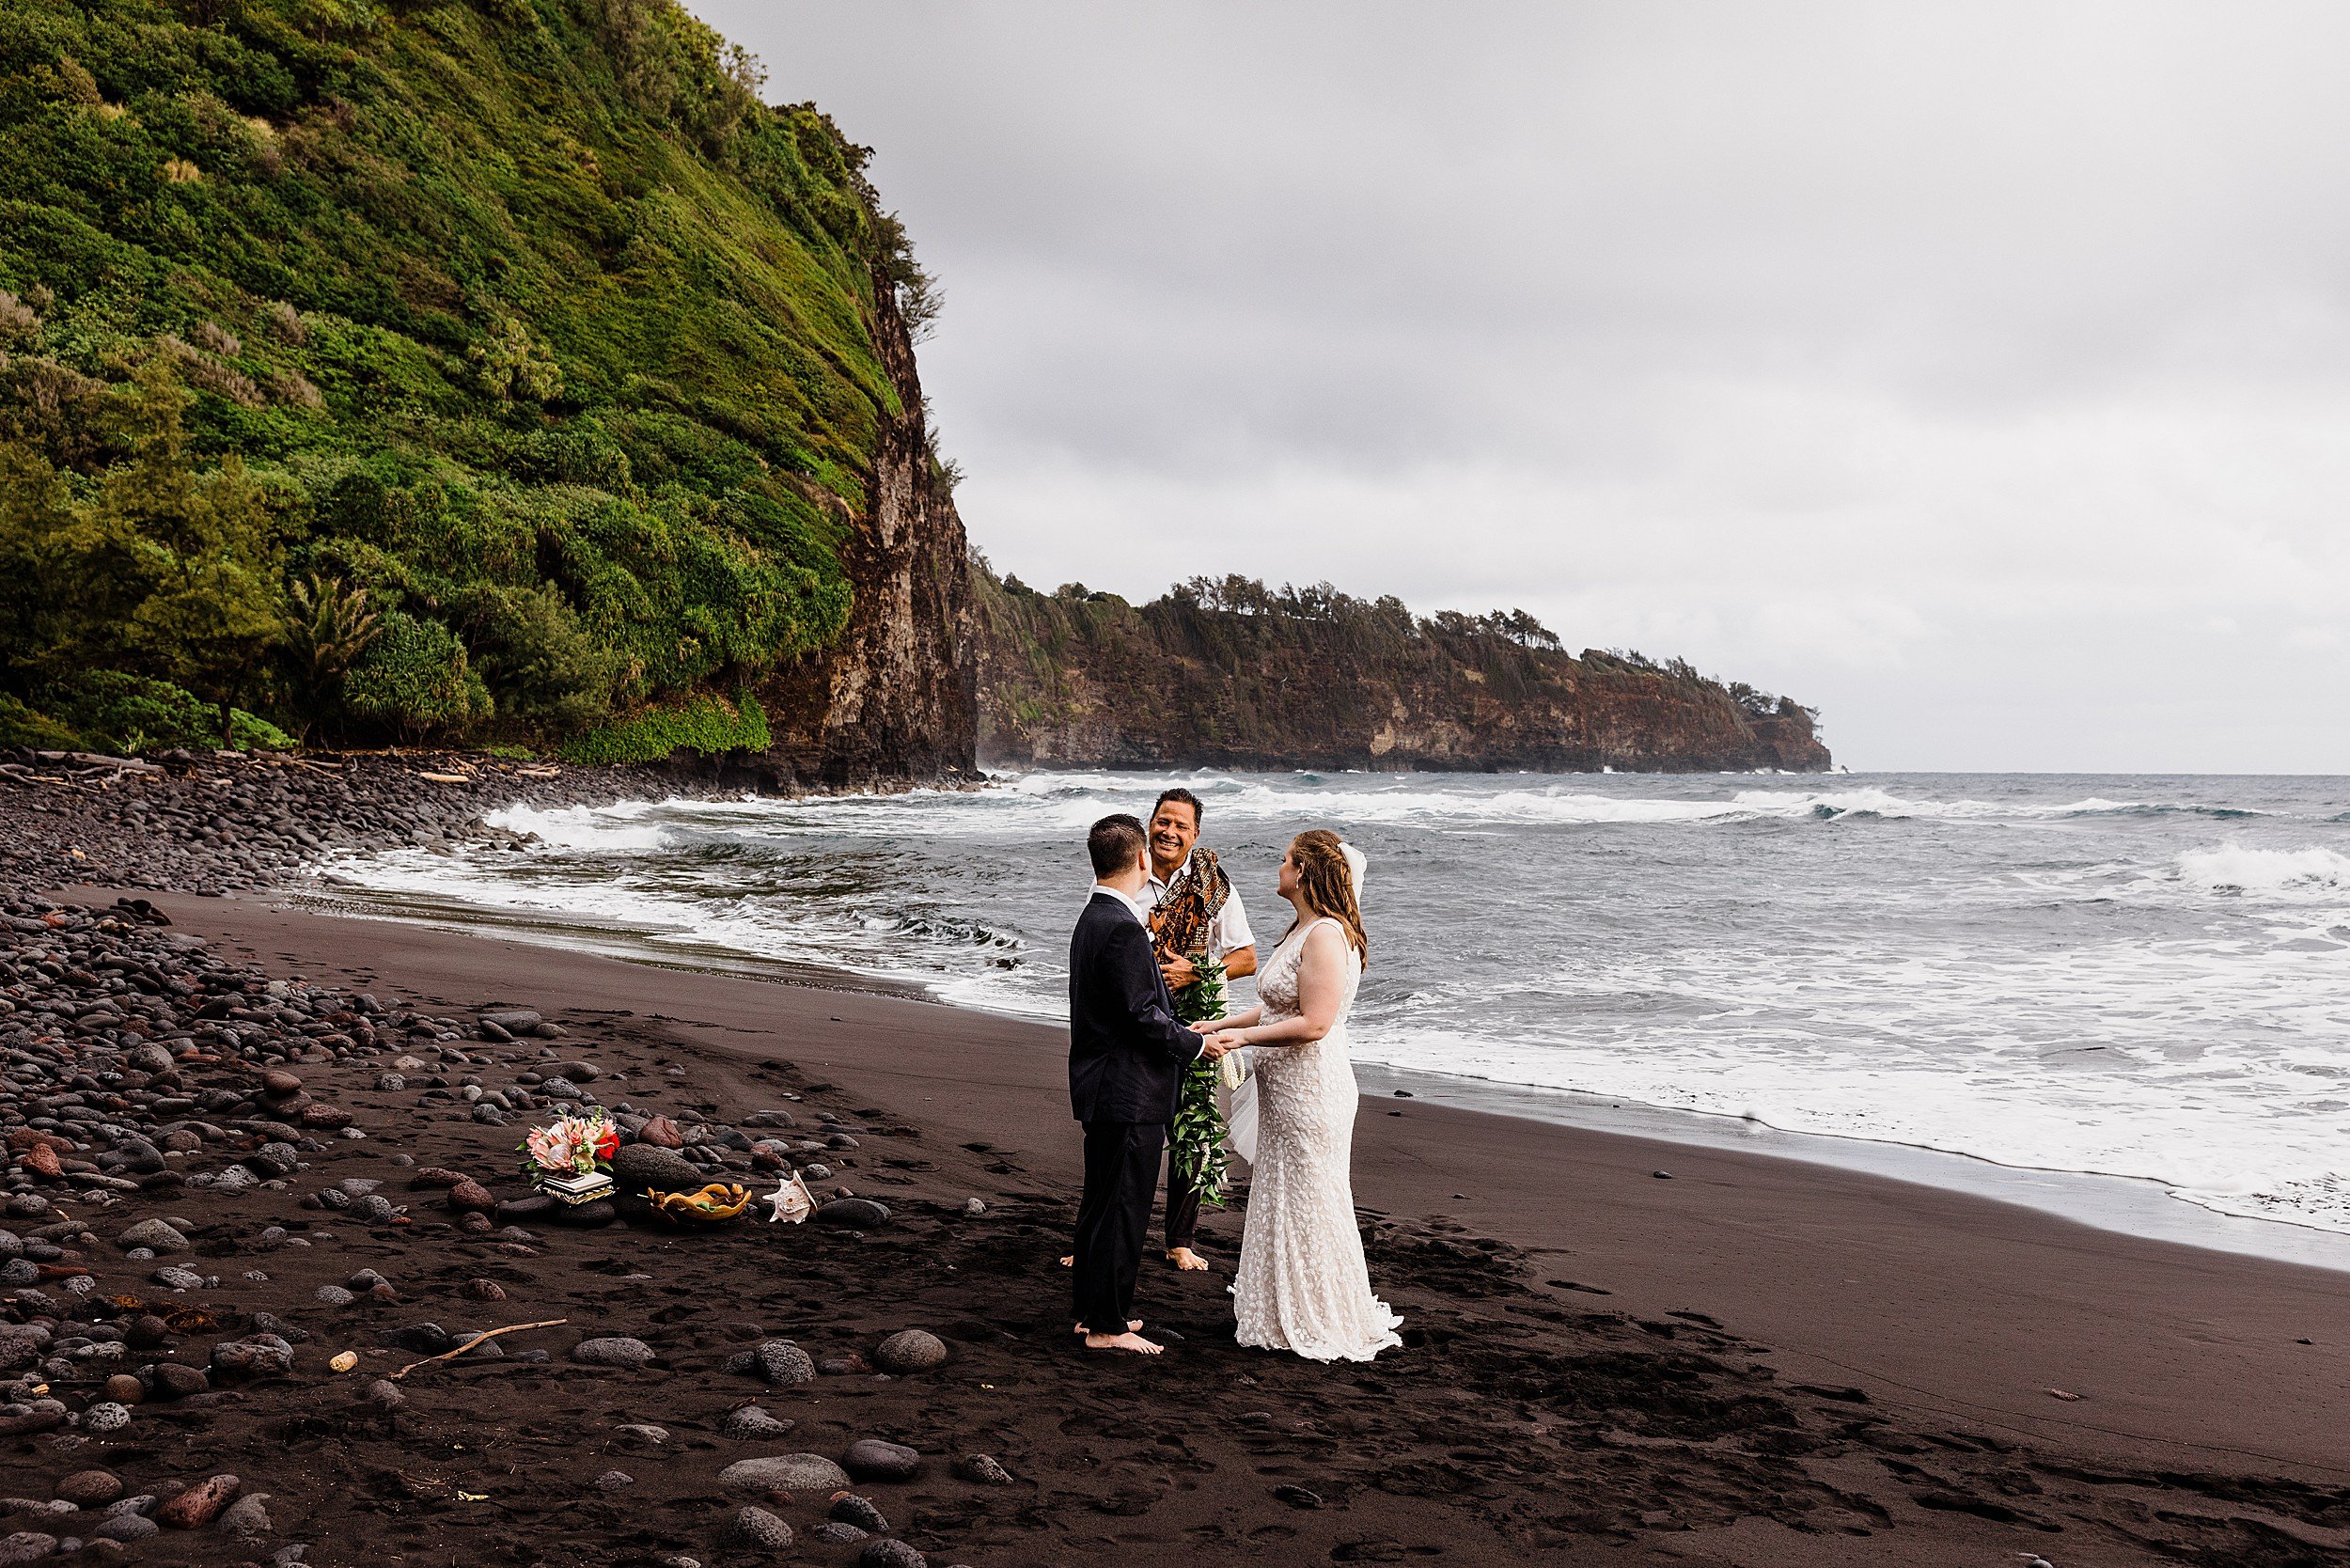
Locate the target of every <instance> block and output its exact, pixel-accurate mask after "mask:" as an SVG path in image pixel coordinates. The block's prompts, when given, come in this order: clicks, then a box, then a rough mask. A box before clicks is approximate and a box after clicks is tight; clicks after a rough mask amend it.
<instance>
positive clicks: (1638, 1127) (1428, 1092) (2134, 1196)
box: [255, 879, 2350, 1273]
mask: <svg viewBox="0 0 2350 1568" xmlns="http://www.w3.org/2000/svg"><path fill="white" fill-rule="evenodd" d="M255 896H256V897H257V898H260V899H272V900H276V901H279V902H285V903H286V904H288V905H289V906H290V907H294V908H300V909H304V910H307V911H310V912H313V913H318V914H321V915H326V916H330V917H346V918H352V919H364V920H385V921H391V922H395V923H406V924H414V925H418V926H423V927H426V928H428V929H431V930H436V931H446V932H465V931H475V932H480V933H492V934H495V935H499V936H505V937H510V938H512V939H514V940H517V941H525V942H533V943H539V944H542V945H545V946H549V947H554V948H557V949H566V948H572V947H577V948H580V949H585V950H587V951H592V952H596V953H599V954H601V955H602V956H604V957H607V958H612V959H616V960H618V961H619V962H622V963H630V964H645V965H647V966H650V967H658V968H666V969H676V970H681V971H685V972H689V973H707V974H725V975H736V976H742V977H744V978H749V979H755V980H769V981H772V982H774V983H777V984H784V985H803V986H808V987H811V988H815V989H820V990H838V991H857V992H870V993H871V994H873V995H877V996H901V997H909V998H912V999H916V1000H919V1001H922V1002H925V1003H928V1004H931V1005H933V1006H938V1007H944V1008H948V1009H950V1010H953V1011H959V1012H970V1013H976V1014H979V1015H983V1016H986V1017H991V1018H1002V1019H1007V1020H1013V1021H1018V1022H1023V1023H1032V1024H1033V1023H1042V1024H1045V1025H1047V1026H1051V1027H1058V1021H1057V1020H1054V1019H1051V1018H1048V1017H1045V1016H1044V1015H1042V1014H1035V1013H1026V1012H1020V1011H1011V1010H1008V1009H999V1008H990V1007H984V1006H979V1005H977V1004H974V1003H970V1002H965V1001H959V1000H956V999H954V998H951V997H946V996H939V995H938V994H936V993H935V992H934V991H932V990H931V989H930V988H928V987H926V986H924V985H922V984H920V983H919V982H917V981H914V980H900V979H897V978H895V977H891V976H884V975H870V974H867V973H864V972H863V971H860V970H854V969H850V968H846V967H840V966H835V965H827V964H816V963H807V962H802V961H797V960H790V959H777V958H767V957H762V956H760V955H759V954H755V953H747V952H742V951H739V950H737V949H728V948H724V947H722V946H720V945H718V944H714V943H705V942H698V941H695V942H682V943H679V944H677V945H676V946H675V947H674V948H671V947H670V946H669V945H667V944H666V943H656V942H655V941H654V940H653V939H652V938H651V937H650V934H649V933H645V932H643V931H642V930H640V929H637V928H631V927H627V926H624V925H619V924H610V925H602V926H599V925H593V924H586V923H573V924H565V923H560V922H558V921H556V920H555V919H554V918H551V917H533V916H531V915H528V914H525V913H521V912H515V911H495V910H486V909H471V910H468V911H466V912H465V913H464V914H462V915H459V914H455V913H448V914H433V913H430V912H422V911H418V910H415V909H414V908H413V907H412V908H409V909H405V910H402V909H399V908H397V907H393V906H391V905H390V904H389V902H386V903H380V904H371V903H369V902H367V901H365V900H359V899H353V898H352V897H350V896H349V895H348V894H346V893H339V892H337V891H335V890H332V889H329V888H326V887H324V886H322V885H321V884H320V883H319V882H318V881H316V880H315V879H313V880H312V881H311V882H310V883H308V884H307V885H304V886H285V887H280V888H277V889H274V890H272V891H271V892H269V893H266V894H260V895H255ZM672 954H673V955H674V956H671V955H672ZM1355 1070H1356V1074H1357V1076H1358V1077H1360V1078H1361V1079H1362V1080H1363V1082H1364V1092H1365V1095H1366V1103H1367V1104H1368V1101H1369V1099H1370V1098H1371V1097H1374V1096H1382V1095H1391V1093H1392V1091H1393V1090H1398V1089H1402V1090H1408V1091H1409V1093H1410V1094H1411V1095H1412V1096H1414V1097H1417V1098H1422V1099H1426V1100H1429V1101H1431V1102H1434V1103H1440V1104H1444V1105H1452V1106H1455V1107H1457V1108H1460V1109H1463V1110H1469V1111H1476V1112H1479V1113H1481V1114H1486V1115H1496V1116H1509V1117H1516V1118H1519V1119H1522V1120H1527V1121H1536V1122H1541V1123H1544V1124H1548V1125H1556V1126H1565V1127H1578V1128H1584V1129H1587V1130H1590V1131H1593V1132H1601V1133H1615V1134H1622V1135H1625V1136H1630V1137H1645V1138H1652V1139H1655V1140H1657V1141H1660V1142H1664V1143H1669V1144H1685V1145H1688V1146H1690V1147H1692V1148H1701V1149H1719V1150H1734V1151H1738V1152H1746V1153H1751V1154H1756V1155H1759V1156H1761V1157H1763V1158H1767V1159H1784V1160H1793V1161H1796V1162H1799V1163H1806V1164H1812V1165H1822V1166H1827V1167H1830V1168H1836V1169H1841V1170H1849V1171H1855V1172H1859V1173H1864V1174H1869V1175H1873V1176H1877V1177H1881V1178H1883V1179H1885V1180H1888V1181H1896V1182H1904V1183H1909V1184H1916V1185H1920V1186H1927V1187H1933V1188H1936V1189H1938V1190H1943V1191H1950V1192H1957V1193H1964V1194H1966V1195H1968V1196H1971V1197H1976V1198H1982V1199H1987V1200H1992V1201H1995V1202H2003V1203H2012V1204H2015V1205H2018V1206H2020V1207H2023V1208H2028V1209H2032V1210H2035V1211H2037V1212H2040V1213H2043V1214H2047V1215H2055V1216H2057V1217H2058V1218H2060V1219H2067V1220H2071V1221H2074V1222H2076V1223H2078V1224H2082V1225H2087V1226H2091V1227H2092V1228H2094V1229H2097V1230H2102V1231H2113V1232H2115V1233H2117V1234H2121V1235H2127V1236H2136V1237H2139V1238H2141V1239H2145V1240H2150V1241H2164V1242H2170V1243H2174V1244H2177V1245H2179V1246H2184V1247H2201V1248H2204V1249H2206V1250H2209V1251H2214V1252H2220V1253H2226V1254H2231V1255H2236V1256H2243V1257H2251V1258H2263V1259H2267V1260H2270V1261H2272V1262H2291V1263H2300V1264H2305V1265H2307V1266H2310V1267H2313V1268H2324V1269H2330V1270H2334V1271H2336V1272H2342V1273H2350V1233H2345V1232H2342V1231H2328V1230H2326V1229H2324V1228H2323V1227H2319V1226H2313V1225H2304V1224H2300V1223H2296V1222H2295V1221H2293V1220H2289V1219H2276V1218H2264V1217H2260V1216H2257V1215H2235V1214H2229V1213H2227V1212H2225V1211H2223V1210H2217V1209H2210V1208H2206V1207H2204V1206H2202V1205H2201V1204H2198V1203H2193V1202H2190V1201H2188V1200H2186V1199H2182V1198H2177V1197H2173V1196H2172V1195H2171V1194H2170V1191H2169V1190H2168V1187H2167V1185H2166V1184H2164V1183H2163V1182H2162V1181H2161V1180H2159V1179H2158V1178H2154V1177H2144V1176H2117V1175H2113V1174H2110V1173H2107V1172H2103V1171H2092V1170H2070V1169H2065V1168H2057V1167H2031V1166H2012V1165H2004V1164H2001V1163H2000V1162H1998V1161H1996V1160H1990V1159H1985V1158H1983V1157H1982V1156H1980V1155H1975V1154H1968V1153H1966V1152H1962V1151H1956V1150H1949V1149H1937V1148H1935V1147H1933V1146H1932V1145H1929V1144H1919V1143H1904V1142H1900V1141H1897V1140H1894V1139H1889V1138H1863V1137H1843V1136H1839V1135H1836V1134H1831V1133H1810V1132H1803V1131H1799V1130H1794V1129H1790V1128H1784V1127H1776V1126H1773V1125H1771V1124H1769V1123H1767V1122H1763V1121H1747V1120H1742V1119H1740V1118H1736V1117H1732V1116H1729V1115H1727V1114H1722V1113H1715V1112H1707V1111H1695V1110H1686V1109H1682V1108H1679V1107H1675V1106H1669V1105H1648V1104H1645V1103H1641V1102H1636V1101H1622V1100H1616V1099H1612V1098H1610V1097H1607V1096H1604V1095H1594V1094H1590V1093H1586V1092H1583V1091H1581V1090H1565V1089H1554V1088H1550V1087H1547V1086H1543V1085H1540V1084H1517V1083H1510V1082H1507V1081H1504V1080H1501V1079H1493V1078H1477V1077H1469V1076H1466V1075H1463V1074H1444V1073H1430V1072H1426V1071H1423V1070H1419V1069H1413V1068H1400V1067H1391V1066H1387V1065H1386V1064H1384V1063H1380V1062H1375V1061H1357V1062H1356V1063H1355Z"/></svg>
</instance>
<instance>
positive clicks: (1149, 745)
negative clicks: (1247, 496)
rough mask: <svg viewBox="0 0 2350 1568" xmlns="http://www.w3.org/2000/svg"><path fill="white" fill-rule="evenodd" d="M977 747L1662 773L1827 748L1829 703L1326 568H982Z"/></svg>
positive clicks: (1237, 760)
mask: <svg viewBox="0 0 2350 1568" xmlns="http://www.w3.org/2000/svg"><path fill="white" fill-rule="evenodd" d="M972 582H973V589H974V603H975V608H976V609H977V611H978V617H979V755H980V758H981V760H983V761H991V762H1010V763H1016V764H1028V765H1044V766H1060V767H1117V766H1136V767H1148V766H1177V767H1240V768H1293V767H1306V768H1386V769H1403V768H1422V769H1440V770H1441V769H1451V770H1485V769H1512V768H1527V769H1538V770H1546V771H1548V770H1569V771H1572V770H1596V769H1599V768H1602V767H1613V768H1620V769H1627V770H1632V769H1642V770H1656V771H1665V772H1696V771H1711V770H1716V769H1750V768H1780V769H1786V770H1789V771H1791V772H1814V771H1818V770H1821V769H1825V768H1826V767H1827V766H1828V761H1829V759H1828V753H1827V748H1826V747H1825V746H1824V745H1821V744H1820V742H1819V740H1818V737H1817V735H1816V734H1815V732H1814V724H1815V721H1816V715H1815V714H1814V713H1811V711H1810V710H1809V709H1806V708H1804V707H1802V706H1800V705H1799V704H1797V703H1796V702H1795V701H1794V698H1784V697H1780V698H1775V697H1772V696H1770V695H1769V694H1768V693H1765V692H1761V691H1757V690H1755V689H1754V688H1752V687H1750V686H1747V685H1745V684H1743V683H1733V684H1730V685H1724V684H1722V683H1721V682H1716V681H1712V680H1709V679H1707V678H1706V677H1704V676H1701V675H1700V674H1699V673H1698V672H1697V671H1696V670H1695V669H1693V668H1691V667H1690V666H1688V665H1687V664H1686V663H1684V662H1683V661H1680V660H1674V661H1672V662H1671V663H1669V664H1662V665H1660V664H1657V663H1655V662H1653V661H1652V660H1650V659H1647V658H1644V657H1642V656H1641V655H1639V654H1637V653H1625V652H1613V653H1605V652H1600V651H1596V650H1590V649H1587V650H1585V651H1584V652H1583V653H1582V654H1581V655H1580V656H1579V657H1578V656H1573V655H1570V654H1568V653H1567V652H1566V651H1564V650H1563V649H1562V648H1561V647H1560V646H1559V638H1558V637H1557V636H1555V635H1552V633H1551V632H1550V631H1549V630H1548V629H1547V628H1546V627H1544V626H1543V624H1542V623H1541V622H1540V621H1538V620H1536V619H1534V618H1533V617H1532V616H1529V615H1528V614H1527V613H1526V612H1525V611H1523V610H1510V611H1496V612H1495V613H1493V614H1491V615H1484V616H1466V615H1462V614H1459V613H1457V612H1453V611H1446V612H1443V613H1440V614H1437V615H1434V616H1430V617H1427V618H1419V617H1416V616H1414V615H1413V614H1412V612H1411V611H1410V610H1408V609H1407V608H1405V607H1404V605H1403V604H1402V601H1401V600H1398V599H1393V598H1387V599H1380V600H1377V601H1365V600H1360V599H1355V598H1352V597H1350V596H1349V595H1346V594H1343V593H1340V592H1339V591H1338V590H1337V589H1335V588H1331V587H1330V585H1328V584H1327V583H1323V584H1317V585H1315V586H1313V587H1311V588H1279V589H1273V588H1266V587H1265V585H1263V584H1262V583H1259V582H1255V581H1253V580H1251V579H1248V578H1245V577H1226V578H1222V579H1220V580H1211V579H1208V578H1204V577H1201V578H1194V579H1192V580H1191V581H1190V582H1187V583H1182V584H1178V585H1177V586H1176V587H1175V588H1173V589H1172V590H1170V591H1169V592H1168V593H1167V595H1166V596H1165V597H1163V598H1160V599H1156V600H1153V601H1152V602H1151V603H1150V604H1139V605H1137V604H1129V603H1128V602H1127V601H1125V600H1123V599H1120V598H1119V597H1118V596H1117V595H1115V594H1108V593H1097V592H1090V591H1089V590H1087V589H1086V588H1085V587H1084V586H1083V585H1081V584H1070V585H1067V586H1065V587H1063V588H1059V589H1058V590H1056V591H1054V592H1052V593H1049V594H1046V593H1040V592H1038V591H1036V590H1035V589H1033V588H1028V587H1027V586H1026V585H1025V584H1023V583H1022V582H1021V581H1020V579H1019V578H1017V577H1008V578H1003V579H998V578H997V577H996V576H995V574H994V572H991V571H989V570H988V568H987V565H986V563H985V562H983V561H975V562H974V563H973V569H972Z"/></svg>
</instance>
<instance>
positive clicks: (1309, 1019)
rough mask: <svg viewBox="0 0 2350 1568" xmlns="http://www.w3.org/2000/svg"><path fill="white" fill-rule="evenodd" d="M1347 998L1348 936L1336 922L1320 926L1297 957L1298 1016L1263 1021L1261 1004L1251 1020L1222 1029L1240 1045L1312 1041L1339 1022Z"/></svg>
mask: <svg viewBox="0 0 2350 1568" xmlns="http://www.w3.org/2000/svg"><path fill="white" fill-rule="evenodd" d="M1345 999H1346V937H1345V935H1344V934H1343V933H1340V930H1339V928H1338V927H1336V926H1316V927H1315V928H1314V929H1313V930H1312V931H1310V932H1308V933H1307V934H1306V950H1305V951H1304V952H1302V953H1300V954H1298V957H1297V1016H1296V1017H1294V1018H1284V1019H1281V1020H1280V1021H1279V1022H1277V1023H1272V1024H1264V1023H1259V1022H1257V1020H1258V1019H1260V1018H1261V1017H1263V1015H1264V1010H1263V1009H1262V1008H1259V1009H1257V1010H1256V1011H1254V1012H1252V1013H1250V1014H1249V1021H1248V1022H1247V1023H1246V1024H1243V1023H1241V1022H1240V1021H1239V1020H1238V1019H1235V1020H1233V1021H1232V1023H1231V1025H1230V1026H1228V1027H1226V1028H1225V1029H1223V1030H1221V1031H1219V1032H1220V1033H1222V1034H1226V1035H1230V1037H1231V1040H1232V1043H1234V1044H1236V1045H1310V1044H1312V1043H1314V1042H1315V1041H1317V1040H1320V1039H1321V1038H1322V1037H1323V1036H1324V1035H1325V1034H1328V1033H1329V1032H1330V1030H1331V1028H1332V1027H1334V1026H1335V1025H1336V1024H1337V1023H1338V1021H1339V1008H1340V1004H1341V1003H1342V1002H1344V1000H1345Z"/></svg>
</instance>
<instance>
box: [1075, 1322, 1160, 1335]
mask: <svg viewBox="0 0 2350 1568" xmlns="http://www.w3.org/2000/svg"><path fill="white" fill-rule="evenodd" d="M1141 1327H1142V1320H1141V1319H1140V1318H1128V1319H1127V1320H1126V1332H1127V1333H1129V1334H1132V1333H1135V1332H1136V1331H1137V1330H1138V1329H1140V1328H1141ZM1069 1331H1070V1332H1071V1333H1072V1334H1082V1333H1084V1332H1085V1331H1086V1325H1084V1324H1082V1323H1073V1324H1071V1325H1069Z"/></svg>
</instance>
